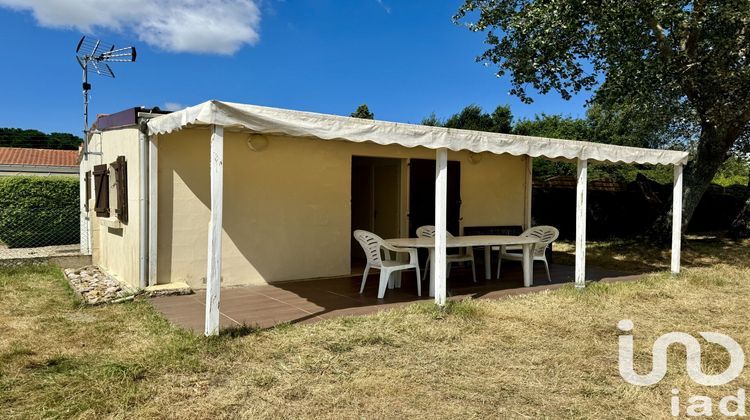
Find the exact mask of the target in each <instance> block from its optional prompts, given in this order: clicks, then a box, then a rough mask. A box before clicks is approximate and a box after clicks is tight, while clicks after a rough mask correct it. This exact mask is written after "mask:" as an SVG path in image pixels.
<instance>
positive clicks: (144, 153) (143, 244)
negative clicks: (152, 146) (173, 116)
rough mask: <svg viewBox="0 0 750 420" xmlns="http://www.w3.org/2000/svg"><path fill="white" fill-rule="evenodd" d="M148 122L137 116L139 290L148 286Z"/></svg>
mask: <svg viewBox="0 0 750 420" xmlns="http://www.w3.org/2000/svg"><path fill="white" fill-rule="evenodd" d="M147 121H148V119H147V118H141V116H140V115H139V122H138V161H139V164H138V177H139V178H138V179H139V181H140V185H139V200H138V220H139V221H140V223H139V228H140V235H139V244H138V257H139V258H138V283H139V286H140V288H141V289H145V288H146V286H148V233H149V220H148V196H149V191H148V179H149V178H148V176H149V159H148V125H147V124H146V123H147Z"/></svg>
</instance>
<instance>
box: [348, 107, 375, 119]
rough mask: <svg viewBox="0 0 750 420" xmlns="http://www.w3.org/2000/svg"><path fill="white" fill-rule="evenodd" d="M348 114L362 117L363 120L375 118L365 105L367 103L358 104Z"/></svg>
mask: <svg viewBox="0 0 750 420" xmlns="http://www.w3.org/2000/svg"><path fill="white" fill-rule="evenodd" d="M349 116H350V117H354V118H362V119H365V120H373V119H375V114H373V113H372V112H370V108H368V107H367V104H362V105H360V106H358V107H357V110H356V111H354V112H352V113H351V114H350V115H349Z"/></svg>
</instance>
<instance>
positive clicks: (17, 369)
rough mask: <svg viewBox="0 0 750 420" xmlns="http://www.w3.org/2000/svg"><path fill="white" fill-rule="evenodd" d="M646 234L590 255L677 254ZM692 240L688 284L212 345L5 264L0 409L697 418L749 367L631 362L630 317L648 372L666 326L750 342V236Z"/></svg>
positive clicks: (253, 335) (637, 262) (281, 331)
mask: <svg viewBox="0 0 750 420" xmlns="http://www.w3.org/2000/svg"><path fill="white" fill-rule="evenodd" d="M636 244H637V243H636ZM630 245H631V246H632V245H633V244H630ZM637 245H638V246H640V247H641V249H633V248H627V247H623V246H622V244H621V243H608V244H602V245H596V244H594V245H592V247H591V249H590V260H591V261H592V263H593V262H596V263H597V264H598V265H602V266H610V267H614V268H618V267H619V268H624V267H626V266H627V267H630V268H641V269H642V268H648V269H656V270H659V269H662V267H663V266H664V263H665V262H668V259H667V258H665V255H663V254H662V253H661V251H659V250H655V249H646V248H643V244H637ZM686 248H687V252H686V260H687V261H686V262H687V263H688V264H687V265H688V266H689V267H688V268H686V269H685V270H684V274H683V275H681V276H680V277H678V278H671V277H670V276H669V275H668V274H666V273H664V272H657V273H655V274H653V275H650V276H648V277H647V278H646V279H644V280H642V281H638V282H633V283H619V284H593V285H591V286H590V287H588V288H587V289H585V290H583V291H576V290H574V289H573V288H564V289H561V290H558V291H555V292H550V293H544V294H538V295H528V296H522V297H517V298H512V299H507V300H502V301H484V300H482V301H463V302H454V303H452V304H451V305H450V306H449V308H448V310H447V311H446V312H445V313H440V312H437V311H436V310H435V308H434V306H433V305H431V304H429V303H420V304H415V305H412V306H408V307H406V308H402V309H396V310H391V311H387V312H381V313H379V314H377V315H372V316H362V317H350V318H342V319H337V320H331V321H325V322H320V323H316V324H311V325H294V326H282V327H278V328H275V329H271V330H267V331H261V332H252V331H235V332H234V334H224V335H222V336H220V337H218V338H214V339H205V338H202V337H198V336H194V335H192V334H191V333H188V332H185V331H182V330H179V329H177V328H175V327H172V326H171V325H169V324H168V323H167V322H166V321H165V320H164V319H162V318H161V317H160V316H159V315H158V314H157V313H156V312H155V311H154V310H153V309H152V308H151V307H150V305H149V304H148V302H147V301H135V302H133V303H128V304H120V305H113V306H102V307H93V308H91V307H81V306H80V305H79V304H78V302H76V300H75V298H74V296H73V294H72V293H71V292H70V290H69V289H68V288H67V286H66V284H65V282H64V280H63V277H62V274H61V273H60V271H59V270H58V269H55V268H51V267H45V266H37V267H21V268H3V269H0V319H2V321H1V322H0V418H37V417H47V418H70V417H77V418H91V419H98V418H102V417H131V418H208V417H211V418H215V417H229V418H236V417H245V418H255V417H287V418H312V417H315V418H318V417H323V418H354V417H356V418H397V417H398V418H400V417H431V418H432V417H435V418H447V417H451V418H458V417H460V418H484V417H500V418H540V417H541V418H563V417H565V418H596V419H600V418H667V417H670V412H669V404H670V402H669V401H670V397H671V390H672V388H674V387H677V388H679V389H680V395H681V396H684V398H683V400H682V404H683V408H682V412H683V413H684V412H685V408H684V406H685V401H686V400H687V397H688V396H689V395H694V394H703V395H708V396H711V397H714V398H715V401H716V402H718V397H720V396H723V395H727V394H730V393H733V392H734V393H736V391H737V389H738V388H747V387H748V385H750V367H748V368H747V369H746V370H745V373H743V375H742V376H741V377H740V378H738V379H737V380H735V381H734V382H732V383H730V384H728V385H725V386H720V387H702V386H699V385H696V384H694V383H692V382H691V380H690V378H689V377H688V376H687V375H686V373H685V363H684V351H683V350H682V349H680V348H677V347H676V348H674V349H673V351H672V354H671V355H670V370H669V373H668V374H667V377H666V378H665V379H664V380H663V381H662V382H661V383H659V384H657V385H655V386H651V387H646V388H642V387H636V386H633V385H630V384H627V383H626V382H624V381H623V380H622V379H621V378H620V376H619V374H618V370H617V355H618V353H617V337H618V334H619V333H620V332H619V330H617V328H616V325H617V322H618V321H619V320H621V319H623V318H629V319H632V320H633V321H634V323H635V329H634V336H635V345H636V362H637V365H638V366H637V367H638V370H639V372H641V373H644V372H646V371H647V370H649V369H650V363H651V357H650V354H651V350H650V348H651V345H652V343H653V340H654V339H655V338H656V337H658V336H659V335H661V334H664V333H666V332H670V331H684V332H687V333H691V334H694V335H696V334H697V333H698V332H699V331H717V332H722V333H725V334H728V335H730V336H732V337H733V338H734V339H735V340H737V341H738V342H739V343H740V344H741V345H742V346H743V347H744V348H745V349H746V350H750V332H748V329H747V321H748V315H747V310H748V306H749V305H750V291H749V288H748V286H750V258H749V257H750V242H745V243H743V244H732V243H729V242H724V241H718V240H717V241H713V242H712V241H711V240H710V239H708V240H707V239H705V238H704V239H701V238H694V240H692V241H690V242H689V243H688V244H687V246H686ZM560 249H561V250H562V251H563V252H564V251H566V249H565V248H564V247H561V248H560ZM628 249H630V251H628ZM560 258H566V256H565V255H561V256H560ZM567 258H569V256H568V257H567ZM703 362H704V370H706V371H710V372H719V371H723V369H724V367H725V366H727V363H728V357H727V355H726V354H725V352H723V351H722V350H721V349H720V348H717V347H715V346H713V345H708V344H705V343H704V354H703ZM715 409H716V408H715Z"/></svg>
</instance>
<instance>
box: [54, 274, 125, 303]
mask: <svg viewBox="0 0 750 420" xmlns="http://www.w3.org/2000/svg"><path fill="white" fill-rule="evenodd" d="M64 272H65V277H67V278H68V281H69V282H70V285H71V287H73V290H74V291H75V292H76V294H78V295H79V296H80V297H81V298H82V299H83V301H84V302H86V303H87V304H89V305H97V304H100V303H109V302H112V303H116V302H122V301H125V300H129V299H132V298H133V293H134V291H133V290H131V289H130V288H129V287H127V286H125V285H124V284H122V283H120V282H119V281H117V280H116V279H115V278H113V277H111V276H109V275H107V274H105V273H103V272H102V271H101V270H99V268H98V267H96V266H88V267H83V268H78V269H72V268H67V269H65V271H64Z"/></svg>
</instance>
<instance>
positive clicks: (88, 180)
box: [83, 171, 91, 213]
mask: <svg viewBox="0 0 750 420" xmlns="http://www.w3.org/2000/svg"><path fill="white" fill-rule="evenodd" d="M85 180H86V182H85V187H84V188H86V193H85V195H84V197H85V200H86V201H84V202H83V209H84V210H85V211H86V213H88V212H89V201H91V171H88V172H86V176H85Z"/></svg>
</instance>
